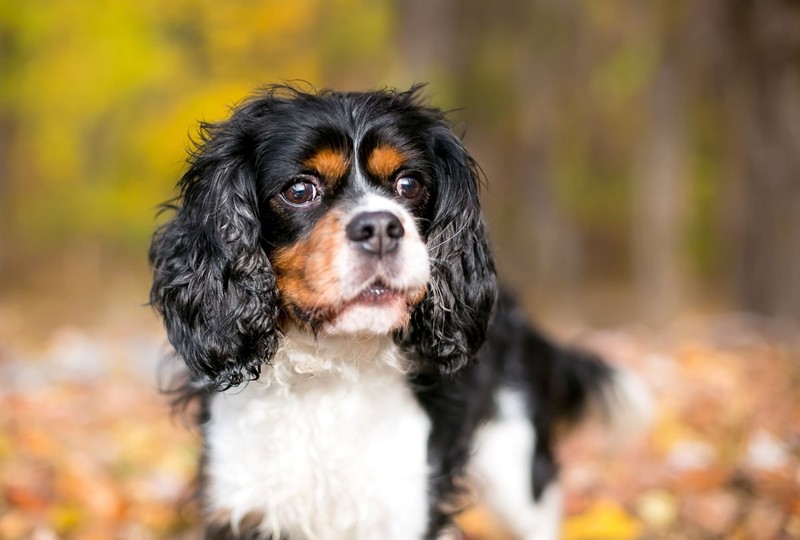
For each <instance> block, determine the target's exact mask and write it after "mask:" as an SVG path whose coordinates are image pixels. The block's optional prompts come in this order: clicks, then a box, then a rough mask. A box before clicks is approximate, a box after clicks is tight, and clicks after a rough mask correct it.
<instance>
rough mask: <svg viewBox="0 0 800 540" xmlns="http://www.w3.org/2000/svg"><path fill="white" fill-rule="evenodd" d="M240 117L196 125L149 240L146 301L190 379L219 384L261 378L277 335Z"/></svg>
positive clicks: (272, 285) (220, 386) (273, 297)
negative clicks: (175, 189) (174, 193)
mask: <svg viewBox="0 0 800 540" xmlns="http://www.w3.org/2000/svg"><path fill="white" fill-rule="evenodd" d="M251 106H252V105H251ZM251 112H252V111H251ZM246 115H247V113H246V112H245V111H244V109H242V110H240V111H239V113H237V114H236V115H234V117H233V118H232V119H231V120H230V121H228V122H226V123H222V124H217V125H208V124H206V125H203V126H202V130H201V134H202V140H201V143H200V144H199V145H198V149H197V151H196V152H195V153H194V154H193V155H192V157H191V158H190V159H189V165H190V167H189V170H188V171H187V172H186V174H185V175H184V176H183V178H182V179H181V181H180V183H179V187H180V196H179V198H178V202H177V204H176V205H173V208H174V209H175V211H176V214H175V216H174V218H173V219H172V221H170V222H169V223H167V224H166V225H164V226H162V227H161V228H160V229H159V230H158V231H157V232H156V234H155V235H154V236H153V241H152V244H151V246H150V263H151V265H152V266H153V269H154V277H153V287H152V289H151V291H150V301H151V303H152V304H153V306H155V308H156V309H157V310H158V311H159V313H161V315H162V316H163V317H164V324H165V325H166V328H167V333H168V336H169V340H170V342H171V343H172V345H173V347H175V350H176V351H177V353H178V355H179V356H180V357H181V358H183V360H184V361H185V362H186V365H187V366H188V367H189V369H190V371H191V373H192V376H193V378H194V379H195V380H198V379H199V380H200V381H203V382H207V383H210V384H211V385H213V387H214V388H216V389H219V390H223V389H226V388H229V387H231V386H236V385H237V384H240V383H241V382H243V381H245V380H252V379H255V378H257V377H258V375H259V368H260V365H261V364H262V363H264V362H268V361H269V360H270V359H271V358H272V356H273V355H274V353H275V350H276V348H277V344H278V337H279V336H278V330H277V328H276V320H277V316H278V290H277V288H276V286H275V276H274V273H273V270H272V266H271V265H270V262H269V260H267V256H266V255H265V253H264V251H263V249H262V248H261V246H260V243H259V238H260V236H261V224H260V222H259V218H258V205H257V203H256V186H255V173H254V170H253V167H254V166H253V159H252V157H251V156H250V155H249V154H250V153H251V152H252V148H251V142H250V138H249V137H248V136H247V134H246V129H245V127H243V126H244V122H245V120H244V119H246V117H247V116H246Z"/></svg>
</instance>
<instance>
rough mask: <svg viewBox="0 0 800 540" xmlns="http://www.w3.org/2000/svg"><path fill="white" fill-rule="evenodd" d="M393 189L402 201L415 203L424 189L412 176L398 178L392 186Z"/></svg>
mask: <svg viewBox="0 0 800 540" xmlns="http://www.w3.org/2000/svg"><path fill="white" fill-rule="evenodd" d="M394 189H395V191H396V192H397V194H398V195H400V196H401V197H403V198H404V199H408V200H411V201H415V200H417V199H419V197H420V195H422V190H423V189H425V188H424V187H423V186H422V183H421V182H420V181H419V180H417V179H416V178H414V177H413V176H400V178H398V179H397V182H395V184H394Z"/></svg>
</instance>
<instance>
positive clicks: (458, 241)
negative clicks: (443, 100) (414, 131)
mask: <svg viewBox="0 0 800 540" xmlns="http://www.w3.org/2000/svg"><path fill="white" fill-rule="evenodd" d="M433 153H434V168H435V174H436V176H437V181H436V186H437V194H436V207H435V209H434V217H433V219H432V221H431V225H430V229H429V231H428V235H427V243H428V255H429V257H430V261H431V283H430V287H429V288H428V292H427V293H426V295H425V298H424V299H423V300H422V302H421V303H420V305H419V306H418V307H417V309H416V310H415V311H414V313H413V314H412V316H411V322H410V325H409V330H408V331H407V332H406V333H405V334H404V339H403V344H404V346H406V347H410V348H411V349H412V350H414V351H415V352H416V354H417V357H418V358H419V359H420V360H421V361H423V364H427V365H428V366H429V367H433V368H435V369H436V370H437V371H438V372H439V373H440V374H445V375H447V374H451V373H453V372H455V371H457V370H458V369H460V368H462V367H463V366H464V365H465V364H466V363H467V362H469V361H470V360H471V359H472V358H474V357H475V355H476V354H477V352H478V349H479V348H480V347H481V345H482V344H483V342H484V340H485V339H486V328H487V326H488V324H489V319H490V318H491V314H492V309H493V307H494V303H495V300H496V297H497V280H496V275H495V268H494V260H493V259H492V255H491V253H490V251H489V246H488V244H487V239H486V231H485V227H484V224H483V218H482V215H481V208H480V202H479V200H478V186H479V174H478V168H477V165H476V164H475V162H474V161H473V160H472V158H471V157H470V156H469V154H468V153H467V151H466V149H465V148H464V146H463V144H462V143H461V141H460V140H459V139H458V138H457V137H456V136H455V135H454V134H453V132H452V131H451V130H450V128H449V127H448V126H446V125H444V124H443V123H442V124H440V125H439V126H437V127H436V128H435V133H434V142H433ZM431 364H432V365H431Z"/></svg>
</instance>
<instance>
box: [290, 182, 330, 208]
mask: <svg viewBox="0 0 800 540" xmlns="http://www.w3.org/2000/svg"><path fill="white" fill-rule="evenodd" d="M319 195H320V194H319V190H318V189H317V186H316V185H314V183H313V182H310V181H308V180H299V181H297V182H295V183H294V184H292V185H290V186H289V187H287V188H286V189H284V190H283V192H282V193H281V197H283V200H285V201H286V202H287V203H289V204H291V205H292V206H305V205H307V204H309V203H311V202H313V201H315V200H316V199H318V198H319Z"/></svg>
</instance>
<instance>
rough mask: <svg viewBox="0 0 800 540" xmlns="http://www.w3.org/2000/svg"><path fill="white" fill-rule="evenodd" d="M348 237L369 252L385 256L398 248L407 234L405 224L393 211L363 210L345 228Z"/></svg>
mask: <svg viewBox="0 0 800 540" xmlns="http://www.w3.org/2000/svg"><path fill="white" fill-rule="evenodd" d="M345 231H346V233H347V238H349V239H350V240H352V241H353V242H356V243H357V244H358V245H359V247H360V248H361V249H363V250H364V251H366V252H368V253H372V254H374V255H377V256H378V257H383V256H384V255H387V254H389V253H391V252H393V251H395V250H396V249H397V246H398V244H399V243H400V238H402V237H403V235H404V234H405V232H406V231H405V229H403V224H402V223H400V220H399V219H397V216H395V215H394V214H392V213H391V212H362V213H360V214H357V215H356V216H355V217H354V218H353V219H352V220H350V223H348V224H347V227H346V228H345Z"/></svg>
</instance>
